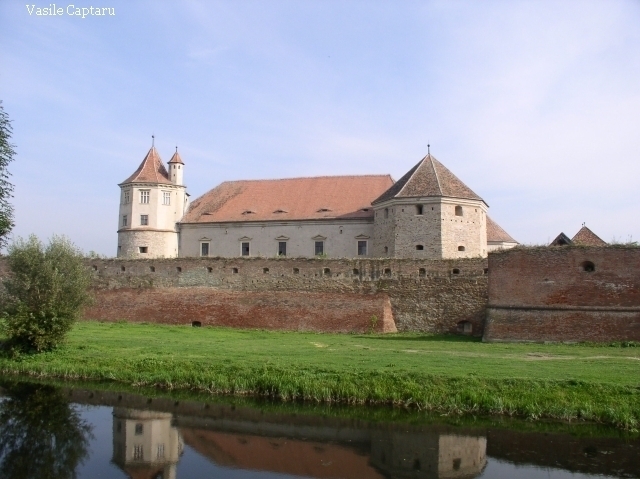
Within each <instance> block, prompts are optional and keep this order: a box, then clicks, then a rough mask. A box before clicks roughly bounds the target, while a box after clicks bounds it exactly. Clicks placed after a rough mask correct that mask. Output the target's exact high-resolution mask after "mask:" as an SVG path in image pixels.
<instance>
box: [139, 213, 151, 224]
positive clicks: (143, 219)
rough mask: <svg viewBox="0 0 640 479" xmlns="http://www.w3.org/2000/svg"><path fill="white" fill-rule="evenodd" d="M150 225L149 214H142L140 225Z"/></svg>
mask: <svg viewBox="0 0 640 479" xmlns="http://www.w3.org/2000/svg"><path fill="white" fill-rule="evenodd" d="M148 225H149V215H140V226H148Z"/></svg>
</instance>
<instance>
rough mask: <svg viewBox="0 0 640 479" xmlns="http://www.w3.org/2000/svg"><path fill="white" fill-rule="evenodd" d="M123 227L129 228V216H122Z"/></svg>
mask: <svg viewBox="0 0 640 479" xmlns="http://www.w3.org/2000/svg"><path fill="white" fill-rule="evenodd" d="M122 226H127V215H122Z"/></svg>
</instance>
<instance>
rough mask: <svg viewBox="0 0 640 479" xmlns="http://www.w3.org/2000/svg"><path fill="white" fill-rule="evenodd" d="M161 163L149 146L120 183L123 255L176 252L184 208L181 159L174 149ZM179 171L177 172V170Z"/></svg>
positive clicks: (155, 255) (156, 255)
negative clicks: (165, 160)
mask: <svg viewBox="0 0 640 479" xmlns="http://www.w3.org/2000/svg"><path fill="white" fill-rule="evenodd" d="M172 166H179V167H180V168H175V171H176V174H175V176H174V175H170V173H169V172H168V171H167V169H166V168H165V167H164V165H163V163H162V160H161V158H160V155H159V154H158V151H157V150H156V148H155V146H152V147H151V149H150V150H149V152H148V153H147V155H146V156H145V157H144V159H143V160H142V163H140V166H139V167H138V169H137V170H136V171H135V172H134V173H133V174H132V175H131V176H130V177H129V178H127V179H126V180H124V181H123V182H122V183H120V184H119V185H118V186H120V190H121V191H120V214H119V216H118V253H117V256H118V257H119V258H120V257H124V258H163V257H164V258H172V257H176V256H178V228H177V223H178V222H179V221H180V220H181V219H182V217H183V216H184V213H185V211H186V209H187V193H186V187H185V186H184V185H183V184H182V179H183V176H182V175H183V173H184V163H183V162H182V159H181V158H180V156H179V155H178V152H177V149H176V153H175V154H174V155H173V158H171V162H170V163H169V168H170V171H172V170H173V168H172ZM178 172H179V173H178Z"/></svg>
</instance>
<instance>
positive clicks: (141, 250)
mask: <svg viewBox="0 0 640 479" xmlns="http://www.w3.org/2000/svg"><path fill="white" fill-rule="evenodd" d="M138 250H139V251H140V252H141V253H146V252H147V251H148V246H138Z"/></svg>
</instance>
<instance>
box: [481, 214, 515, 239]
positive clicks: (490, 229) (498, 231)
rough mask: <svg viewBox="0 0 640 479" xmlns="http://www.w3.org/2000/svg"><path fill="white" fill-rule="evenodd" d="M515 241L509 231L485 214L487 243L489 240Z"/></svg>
mask: <svg viewBox="0 0 640 479" xmlns="http://www.w3.org/2000/svg"><path fill="white" fill-rule="evenodd" d="M492 241H493V242H498V241H499V242H502V243H517V241H516V240H514V239H513V238H512V237H511V235H509V233H507V232H506V231H505V230H503V229H502V227H501V226H500V225H499V224H498V223H496V222H495V221H493V220H492V219H491V218H489V216H487V243H489V242H492Z"/></svg>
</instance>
